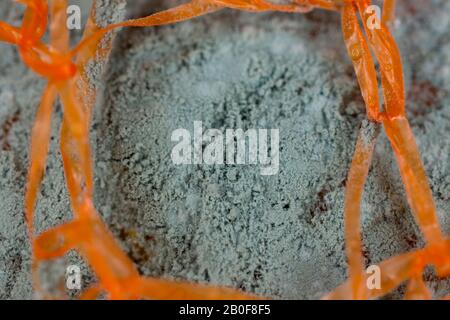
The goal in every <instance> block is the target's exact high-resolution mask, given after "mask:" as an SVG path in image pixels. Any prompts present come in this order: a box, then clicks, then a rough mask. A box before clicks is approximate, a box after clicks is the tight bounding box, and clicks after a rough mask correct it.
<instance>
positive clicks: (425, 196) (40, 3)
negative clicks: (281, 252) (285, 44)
mask: <svg viewBox="0 0 450 320" xmlns="http://www.w3.org/2000/svg"><path fill="white" fill-rule="evenodd" d="M17 1H18V2H20V3H22V4H23V5H25V13H24V16H23V21H22V24H21V26H12V25H10V24H7V23H5V22H1V21H0V41H3V42H6V43H9V44H12V45H15V46H17V49H18V51H19V54H20V56H21V58H22V60H23V62H24V63H25V64H26V65H27V66H28V67H29V68H30V69H32V70H33V71H34V72H36V73H37V74H39V75H40V76H42V77H43V78H46V79H47V86H46V87H45V89H44V92H43V94H42V98H41V102H40V105H39V106H38V110H37V113H36V119H35V123H34V126H33V129H32V136H31V144H30V163H29V170H28V180H27V186H26V193H25V218H26V221H27V225H28V233H29V238H30V241H31V244H32V274H33V285H34V288H35V290H36V292H37V293H38V294H39V295H40V296H41V297H44V298H51V297H50V296H49V294H48V293H45V292H44V290H43V289H42V288H41V286H40V279H39V276H38V274H39V273H38V269H39V266H40V264H41V263H42V262H43V261H46V260H51V259H55V258H57V257H60V256H62V255H64V254H66V253H67V252H68V251H69V250H77V251H78V252H79V253H81V255H82V256H83V257H84V258H85V259H86V261H87V262H88V263H89V265H90V266H91V268H92V269H93V271H94V272H95V274H96V275H97V278H98V283H97V284H95V285H93V286H92V287H90V288H88V289H87V290H86V291H85V292H84V293H82V294H81V296H80V298H84V299H94V298H97V297H98V296H99V295H100V294H102V293H105V294H106V295H107V297H108V298H111V299H135V298H150V299H184V298H187V299H249V298H257V297H254V296H250V295H248V294H245V293H243V292H240V291H238V290H233V289H229V288H222V287H214V286H206V285H199V284H193V283H188V282H181V281H167V280H163V279H157V278H149V277H143V276H141V275H139V273H138V271H137V269H136V267H135V266H134V265H133V263H132V262H131V260H130V259H129V258H128V257H127V255H126V254H125V253H124V252H123V251H122V250H121V249H120V247H119V245H118V244H117V242H116V240H115V239H114V238H113V236H112V234H111V233H110V231H109V230H108V228H107V226H106V225H105V224H104V222H103V221H102V220H101V218H100V216H99V214H98V213H97V211H96V209H95V207H94V204H93V169H92V157H91V150H90V145H89V125H90V118H91V113H92V108H93V106H94V104H95V97H96V92H95V89H94V88H93V87H92V85H91V83H90V80H89V77H88V75H87V72H86V68H87V63H88V62H89V61H90V60H92V59H96V60H97V61H103V62H104V61H106V59H107V58H108V54H109V51H110V49H111V43H112V37H109V38H107V39H106V40H105V35H107V34H108V33H110V32H111V31H112V30H114V29H116V28H120V27H128V26H129V27H132V26H134V27H145V26H157V25H165V24H171V23H176V22H181V21H185V20H189V19H192V18H195V17H199V16H202V15H205V14H208V13H212V12H215V11H218V10H221V9H223V8H232V9H238V10H245V11H252V12H262V11H284V12H293V13H304V12H308V11H311V10H313V9H315V8H319V9H325V10H329V11H336V12H338V13H340V15H341V17H342V31H343V36H344V41H345V44H346V47H347V50H348V54H349V56H350V58H351V60H352V63H353V66H354V69H355V72H356V76H357V79H358V82H359V85H360V88H361V93H362V96H363V99H364V102H365V104H366V111H367V120H365V121H364V122H363V124H362V125H361V129H360V134H359V137H358V140H357V143H356V147H355V153H354V156H353V160H352V165H351V168H350V172H349V175H348V180H347V188H346V194H345V208H344V217H345V242H346V253H347V258H348V264H349V278H348V280H347V281H346V282H345V283H344V284H342V285H341V286H340V287H338V288H337V289H335V290H334V291H333V292H331V293H329V294H327V295H326V296H325V297H324V298H325V299H368V298H377V297H381V296H383V295H385V294H386V293H388V292H390V291H392V290H394V289H395V288H397V287H398V286H399V285H400V284H402V283H404V282H407V283H408V285H407V290H406V296H405V297H406V298H408V299H428V298H431V297H432V293H431V292H430V291H429V290H428V288H427V287H426V285H425V282H424V280H423V272H424V268H425V267H426V266H428V265H433V266H434V267H435V269H436V271H437V274H438V275H439V277H442V278H443V277H448V276H449V275H450V237H446V236H445V235H443V233H442V231H441V228H440V226H439V221H438V218H437V214H436V208H435V205H434V200H433V197H432V193H431V190H430V187H429V184H428V179H427V176H426V173H425V170H424V168H423V165H422V162H421V159H420V154H419V151H418V148H417V146H416V143H415V139H414V135H413V133H412V130H411V128H410V126H409V123H408V120H407V118H406V116H405V108H404V106H405V96H404V85H403V70H402V63H401V57H400V52H399V50H398V47H397V45H396V42H395V40H394V38H393V36H392V35H391V32H390V30H389V28H390V25H391V22H392V20H393V19H394V10H395V0H385V1H384V4H383V12H382V18H381V19H378V20H377V21H376V22H377V23H378V27H377V28H372V27H370V26H369V25H368V23H366V21H369V19H371V18H373V17H372V16H371V10H370V6H371V5H372V3H371V0H335V1H332V0H292V1H291V2H288V3H283V4H276V3H272V2H269V1H267V0H246V1H245V0H192V1H190V2H187V3H185V4H182V5H179V6H177V7H174V8H171V9H168V10H165V11H161V12H158V13H155V14H152V15H150V16H147V17H144V18H140V19H134V20H128V21H124V22H120V23H115V24H111V25H108V26H106V27H104V28H100V27H98V25H97V23H96V21H95V16H96V15H95V8H96V3H95V1H94V3H93V6H92V10H91V12H90V16H89V20H88V23H87V25H86V27H85V30H84V35H83V38H82V40H81V41H80V42H79V44H78V45H77V46H75V47H74V48H72V49H71V48H70V46H69V32H68V30H67V29H66V28H62V27H61V26H62V25H65V21H66V19H67V16H66V8H67V5H68V1H67V0H49V1H45V0H17ZM358 16H359V17H358ZM49 17H50V21H48V20H49ZM360 21H362V22H363V23H362V25H363V26H361V23H360ZM47 29H49V33H50V43H49V44H46V43H43V41H42V38H43V36H44V35H45V34H46V32H47ZM105 42H106V43H105ZM373 57H375V58H376V61H378V64H379V70H378V71H379V73H380V76H381V86H382V92H383V100H384V104H383V106H382V108H381V106H380V98H379V96H378V81H377V70H376V68H375V62H374V59H373ZM58 97H59V98H60V100H61V103H62V105H63V110H64V116H63V122H62V125H61V131H60V134H61V137H60V150H61V155H62V158H63V166H64V173H65V177H66V182H67V188H68V191H69V195H70V202H71V207H72V211H73V216H74V217H73V219H72V220H71V221H70V222H68V223H66V224H63V225H60V226H57V227H54V228H52V229H49V230H47V231H45V232H43V233H41V234H36V233H35V231H34V227H33V220H34V207H35V204H36V199H37V195H38V192H39V187H40V184H41V181H42V178H43V176H44V171H45V164H46V158H47V153H48V149H49V140H50V127H51V115H52V110H53V106H54V104H55V100H56V99H57V98H58ZM380 127H384V130H385V132H386V134H387V136H388V139H389V141H390V143H391V146H392V150H393V152H394V154H395V156H396V160H397V163H398V166H399V169H400V173H401V176H402V180H403V183H404V187H405V191H406V194H407V198H408V202H409V204H410V206H411V209H412V212H413V214H414V215H415V218H416V221H417V223H418V225H419V226H420V229H421V231H422V232H423V234H424V238H425V240H426V245H425V247H424V248H422V249H419V250H415V251H412V252H408V253H404V254H401V255H399V256H395V257H392V258H390V259H388V260H385V261H382V262H380V263H379V267H380V270H381V287H380V288H379V289H368V287H367V286H366V280H367V279H366V273H365V266H364V259H363V256H362V239H361V228H360V224H361V221H360V203H361V198H362V192H363V190H364V184H365V180H366V177H367V175H368V172H369V167H370V164H371V159H372V153H373V150H374V147H375V144H376V139H377V135H378V132H379V129H380ZM444 298H450V296H448V297H444Z"/></svg>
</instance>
